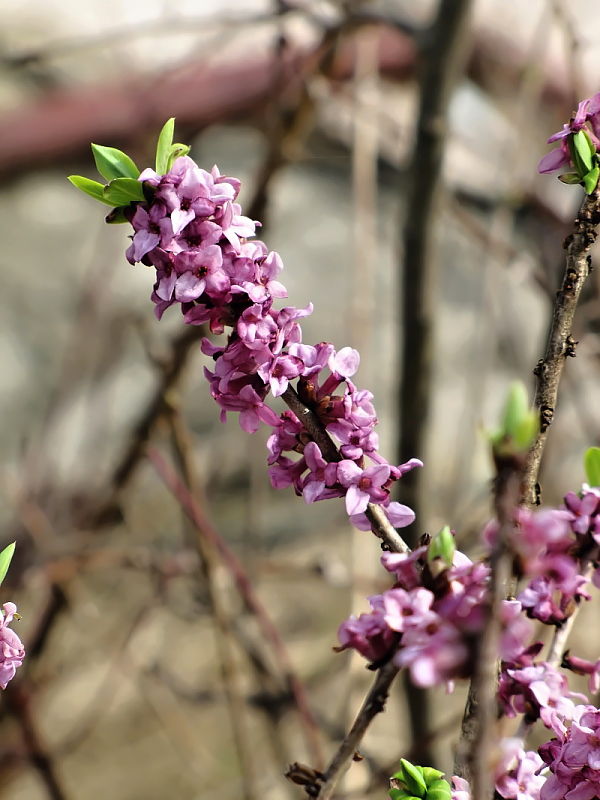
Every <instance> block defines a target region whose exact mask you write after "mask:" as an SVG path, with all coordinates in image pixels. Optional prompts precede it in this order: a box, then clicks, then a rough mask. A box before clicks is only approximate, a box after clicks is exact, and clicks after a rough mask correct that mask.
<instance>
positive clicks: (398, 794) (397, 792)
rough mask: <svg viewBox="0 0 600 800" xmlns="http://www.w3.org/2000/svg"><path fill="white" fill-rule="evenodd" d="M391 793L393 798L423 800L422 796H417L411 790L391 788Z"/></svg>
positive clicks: (398, 799)
mask: <svg viewBox="0 0 600 800" xmlns="http://www.w3.org/2000/svg"><path fill="white" fill-rule="evenodd" d="M389 795H390V797H391V798H392V800H421V798H420V797H415V796H414V795H412V794H410V793H409V792H405V791H404V790H403V789H390V791H389Z"/></svg>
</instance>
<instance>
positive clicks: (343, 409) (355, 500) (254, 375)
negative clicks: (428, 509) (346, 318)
mask: <svg viewBox="0 0 600 800" xmlns="http://www.w3.org/2000/svg"><path fill="white" fill-rule="evenodd" d="M139 180H140V181H142V182H144V185H145V191H147V192H148V193H151V194H152V199H151V201H149V202H145V203H136V204H135V210H134V211H130V212H128V213H129V214H130V217H131V224H132V225H133V229H134V234H133V236H132V243H131V245H130V247H129V248H128V250H127V258H128V260H129V261H130V262H131V263H132V264H133V263H135V262H138V261H141V262H142V263H144V264H146V265H148V266H153V267H154V268H155V269H156V283H155V285H154V290H153V292H152V300H153V302H154V303H155V311H156V315H157V317H158V318H159V319H160V318H161V317H162V315H163V313H164V312H165V310H166V309H167V308H169V307H170V306H173V305H178V306H179V307H180V309H181V312H182V313H183V317H184V320H185V322H186V323H188V324H190V325H200V324H203V323H207V324H208V325H209V326H210V330H211V331H212V333H215V334H221V333H223V332H224V330H225V328H226V327H230V328H231V333H230V334H229V335H228V337H227V340H226V342H225V343H223V344H214V343H213V342H211V341H210V340H209V339H206V338H205V339H204V340H203V342H202V349H203V352H204V353H205V354H206V355H208V356H210V357H211V358H212V359H213V360H214V367H213V368H212V369H205V375H206V378H207V379H208V381H209V383H210V390H211V393H212V396H213V397H214V399H215V400H216V402H217V403H218V404H219V406H220V407H221V419H222V420H223V421H225V419H226V416H227V414H228V413H229V412H237V413H239V422H240V425H241V427H242V429H243V430H244V431H246V432H248V433H254V432H255V431H256V430H258V428H259V426H260V425H261V424H266V425H268V426H270V427H271V428H272V429H273V433H272V435H271V436H270V438H269V442H268V450H269V458H268V462H269V465H270V478H271V482H272V484H273V486H274V487H276V488H283V487H287V486H291V487H293V489H294V490H295V492H296V493H297V494H298V495H300V496H302V497H303V498H304V500H305V501H306V502H307V503H314V502H315V501H317V500H324V499H328V498H333V497H344V498H345V502H346V510H347V512H348V515H349V516H350V519H351V521H352V522H353V524H354V525H356V526H357V527H359V528H360V529H363V530H366V529H369V528H370V525H369V522H368V520H367V517H366V515H365V511H366V509H367V505H368V504H369V503H376V504H378V505H381V506H383V507H384V508H385V509H386V513H387V515H388V517H389V519H390V521H391V522H392V524H393V525H395V526H396V527H402V526H405V525H409V524H410V523H411V522H412V521H413V520H414V513H413V512H412V510H411V509H409V508H408V507H407V506H404V505H402V504H400V503H396V502H391V499H390V489H391V486H392V484H393V483H394V482H395V481H397V480H398V479H399V478H400V477H401V476H402V475H403V474H404V473H405V472H406V471H408V470H410V469H412V468H414V467H416V466H422V464H421V462H420V461H419V460H418V459H415V458H413V459H411V460H410V461H408V462H407V463H406V464H402V465H401V466H399V467H397V466H393V465H391V464H389V463H388V462H387V461H386V460H385V459H384V458H383V456H381V455H380V453H379V441H378V436H377V433H376V432H375V430H374V428H375V425H376V423H377V417H376V414H375V409H374V407H373V403H372V399H373V396H372V394H371V393H370V392H368V391H364V390H359V389H358V388H357V387H356V386H355V385H354V384H353V383H352V381H351V380H350V379H351V377H352V376H353V375H354V373H355V372H356V370H357V369H358V365H359V355H358V353H357V352H356V350H353V349H352V348H349V347H344V348H342V349H341V350H339V351H337V352H336V350H335V349H334V347H333V345H331V344H329V343H327V342H322V343H320V344H317V345H316V346H314V347H313V346H310V345H305V344H303V343H302V329H301V325H300V320H302V319H303V318H304V317H306V316H307V315H309V314H310V313H311V312H312V304H309V305H308V306H306V308H295V307H294V306H285V307H284V308H280V309H276V308H275V307H274V305H273V303H274V301H275V300H281V299H283V298H285V297H287V291H286V288H285V286H284V285H283V284H282V283H281V282H280V281H279V279H278V276H279V273H280V271H281V269H282V268H283V264H282V261H281V258H280V256H279V255H278V254H277V253H275V252H272V251H271V252H269V250H268V249H267V247H266V245H265V244H263V242H261V241H258V240H255V239H252V238H251V237H253V236H254V234H255V229H256V226H257V225H258V224H259V223H257V222H254V221H253V220H251V219H249V218H248V217H245V216H243V215H242V213H241V207H240V205H239V204H238V203H237V202H236V198H237V195H238V192H239V189H240V181H239V180H237V179H236V178H229V177H226V176H223V175H221V174H220V172H219V170H218V169H217V167H213V169H212V171H211V172H207V171H205V170H203V169H201V168H200V167H198V166H197V165H196V164H195V162H194V161H192V159H191V158H189V157H187V156H182V157H180V158H178V159H176V160H175V162H174V163H173V166H172V168H171V170H170V171H169V172H168V173H167V174H166V175H158V174H157V173H156V172H154V170H150V169H147V170H144V172H142V173H141V174H140V176H139ZM291 381H297V391H298V394H299V396H300V398H301V400H302V401H303V402H304V403H305V405H307V406H308V407H309V408H310V409H311V410H312V411H313V412H314V413H315V414H316V415H317V417H318V418H319V420H320V422H321V423H322V425H323V426H324V428H325V429H326V430H327V433H328V434H329V435H330V436H331V437H332V439H333V441H334V443H335V444H336V445H337V446H338V447H339V454H340V457H339V459H335V460H333V461H331V460H328V459H327V458H326V457H325V454H324V453H322V452H321V450H320V448H319V446H318V445H317V443H316V442H314V441H313V440H312V439H311V437H310V435H309V434H308V433H307V432H306V430H305V428H304V427H303V426H302V424H301V423H300V421H299V419H298V417H297V416H296V415H295V414H294V413H293V412H291V411H285V412H283V413H282V414H280V415H277V414H276V413H275V412H274V411H273V410H272V409H271V408H270V407H269V406H268V405H267V404H266V403H265V398H266V397H267V395H268V394H269V393H271V394H272V395H273V396H274V397H278V396H280V395H282V394H284V392H285V391H286V390H287V388H288V386H289V384H290V382H291Z"/></svg>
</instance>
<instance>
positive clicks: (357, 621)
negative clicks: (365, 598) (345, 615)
mask: <svg viewBox="0 0 600 800" xmlns="http://www.w3.org/2000/svg"><path fill="white" fill-rule="evenodd" d="M369 603H370V604H371V608H372V613H370V614H361V615H360V617H355V616H351V617H350V618H349V619H347V620H345V621H344V622H342V624H341V625H340V627H339V629H338V639H339V641H340V644H341V647H340V648H339V649H340V650H346V649H347V648H349V647H351V648H352V649H354V650H356V651H357V652H358V653H360V654H361V655H362V656H364V657H365V658H366V659H368V660H369V661H380V660H381V659H382V658H385V657H386V656H388V655H389V653H390V651H391V649H392V648H393V646H394V644H395V643H396V641H397V639H398V635H397V634H396V633H395V632H394V631H393V630H392V629H391V628H390V627H389V626H388V624H387V623H386V621H385V618H384V607H383V600H382V597H381V595H374V596H373V597H369Z"/></svg>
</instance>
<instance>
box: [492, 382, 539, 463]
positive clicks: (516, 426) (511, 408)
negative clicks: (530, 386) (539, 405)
mask: <svg viewBox="0 0 600 800" xmlns="http://www.w3.org/2000/svg"><path fill="white" fill-rule="evenodd" d="M538 426H539V419H538V414H537V412H536V411H535V410H534V409H531V408H529V398H528V396H527V389H526V388H525V386H524V384H523V383H521V381H514V382H513V383H512V384H511V385H510V388H509V390H508V396H507V398H506V403H505V406H504V413H503V416H502V425H501V428H500V431H499V432H498V434H496V436H495V437H493V438H492V443H493V444H494V446H496V447H499V446H500V447H501V446H503V445H506V446H507V447H509V448H510V446H511V445H512V447H513V448H516V449H517V450H519V451H523V450H527V448H528V447H529V446H530V445H531V443H532V442H533V440H534V438H535V436H536V434H537V431H538Z"/></svg>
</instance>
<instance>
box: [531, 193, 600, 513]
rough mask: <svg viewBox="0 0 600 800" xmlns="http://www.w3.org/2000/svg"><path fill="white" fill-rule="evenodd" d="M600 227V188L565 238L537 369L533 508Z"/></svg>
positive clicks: (532, 463) (537, 501) (588, 199)
mask: <svg viewBox="0 0 600 800" xmlns="http://www.w3.org/2000/svg"><path fill="white" fill-rule="evenodd" d="M599 224H600V188H599V187H596V189H595V190H594V192H593V193H592V194H591V195H589V196H586V197H585V199H584V201H583V203H582V205H581V208H580V210H579V214H578V216H577V217H576V219H575V224H574V227H573V232H572V233H571V234H570V235H569V236H568V237H567V238H566V240H565V247H566V249H567V259H566V264H565V272H564V275H563V279H562V283H561V287H560V289H559V291H558V292H557V294H556V299H555V301H554V308H553V311H552V319H551V321H550V327H549V331H548V339H547V344H546V352H545V353H544V357H543V358H541V359H540V360H539V361H538V363H537V366H536V368H535V370H534V374H535V375H536V376H537V389H536V394H535V404H536V406H537V408H539V411H540V431H539V433H538V435H537V437H536V440H535V442H534V443H533V445H532V447H531V450H530V452H529V456H528V459H527V465H526V468H525V478H524V492H523V494H524V501H525V502H526V503H528V504H529V505H530V506H534V505H537V504H538V503H539V485H538V482H537V481H538V474H539V471H540V464H541V461H542V456H543V453H544V447H545V445H546V439H547V437H548V430H549V428H550V425H551V423H552V420H553V419H554V412H555V409H556V402H557V397H558V386H559V382H560V378H561V375H562V371H563V367H564V364H565V360H566V359H567V358H568V357H569V356H574V355H575V342H574V341H573V337H572V335H571V334H572V329H573V317H574V315H575V309H576V308H577V302H578V300H579V296H580V294H581V290H582V288H583V284H584V283H585V280H586V278H587V276H588V275H589V272H590V265H591V255H590V250H591V247H592V245H593V244H594V242H595V241H596V235H597V232H596V229H597V227H598V225H599Z"/></svg>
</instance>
